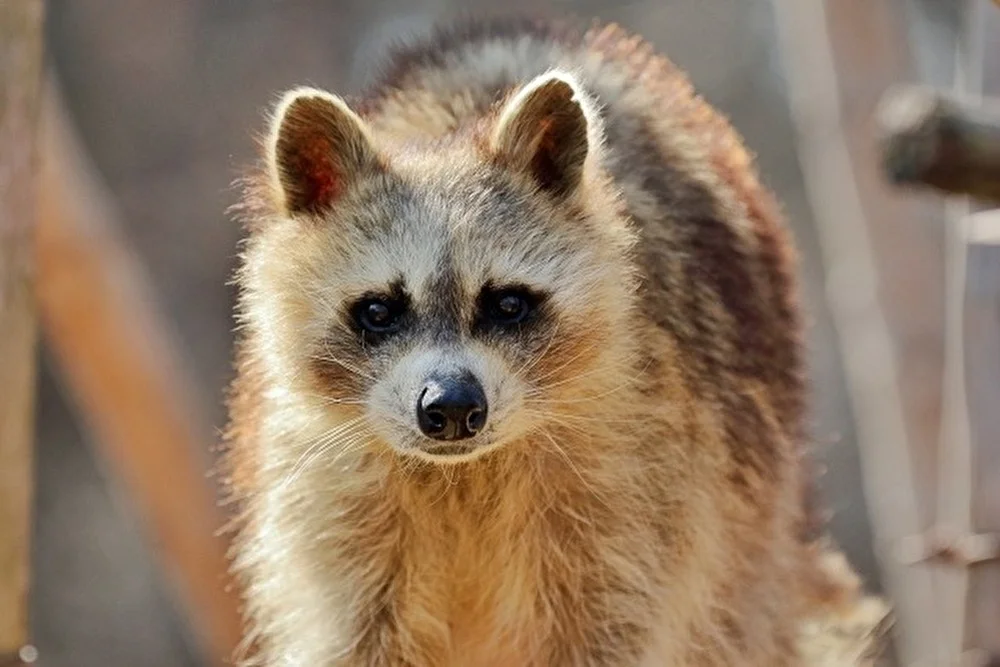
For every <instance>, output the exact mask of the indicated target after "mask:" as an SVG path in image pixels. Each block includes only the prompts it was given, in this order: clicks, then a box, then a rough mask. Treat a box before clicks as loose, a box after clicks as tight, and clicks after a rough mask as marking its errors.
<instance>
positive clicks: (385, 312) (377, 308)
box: [354, 299, 403, 334]
mask: <svg viewBox="0 0 1000 667" xmlns="http://www.w3.org/2000/svg"><path fill="white" fill-rule="evenodd" d="M402 311H403V309H402V307H401V306H400V305H399V304H396V303H393V302H391V301H385V300H383V299H365V300H364V301H361V302H360V303H359V304H358V305H357V307H356V308H355V311H354V312H355V318H356V319H357V321H358V324H359V325H360V326H361V328H362V329H364V330H365V331H368V332H371V333H376V334H386V333H391V332H393V331H395V330H396V328H397V327H398V326H399V318H400V316H401V315H402V314H403V313H402Z"/></svg>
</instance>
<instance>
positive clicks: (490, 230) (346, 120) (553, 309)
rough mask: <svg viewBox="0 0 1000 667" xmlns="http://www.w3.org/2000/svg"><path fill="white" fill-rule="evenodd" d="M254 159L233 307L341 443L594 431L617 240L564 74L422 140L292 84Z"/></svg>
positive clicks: (626, 282) (463, 449)
mask: <svg viewBox="0 0 1000 667" xmlns="http://www.w3.org/2000/svg"><path fill="white" fill-rule="evenodd" d="M267 166H268V169H269V173H270V184H269V191H268V195H267V198H268V199H269V201H270V202H271V204H270V214H269V215H268V216H267V217H268V218H269V219H268V220H265V221H263V222H264V223H265V224H257V226H256V229H255V230H254V232H253V234H252V236H251V243H250V244H249V247H248V251H247V257H246V262H245V270H244V281H243V284H244V288H245V290H244V292H245V294H244V312H245V315H246V319H247V321H248V325H249V326H250V327H251V328H252V329H254V330H256V332H257V339H258V341H259V342H258V344H259V345H260V346H261V347H262V349H261V353H262V355H263V357H264V358H265V360H266V363H267V365H268V368H269V371H270V372H271V373H272V374H273V375H274V377H275V378H276V381H277V382H279V383H280V384H282V385H283V389H284V391H283V392H282V393H283V395H285V396H291V397H292V400H293V401H294V403H295V405H296V406H297V408H298V409H299V410H301V411H305V412H306V413H308V414H309V415H310V417H309V418H310V419H311V420H312V421H314V422H318V423H324V422H325V423H327V424H328V425H329V429H328V430H330V429H333V431H332V432H336V429H337V428H339V429H340V430H339V434H340V435H339V437H340V438H341V439H342V440H343V441H344V443H345V444H344V446H345V447H346V446H347V445H348V444H350V445H351V446H355V447H357V448H366V447H386V446H388V447H389V448H390V449H391V450H394V451H395V452H398V453H400V454H403V455H412V456H417V457H419V458H423V459H426V460H431V461H435V462H442V463H447V462H459V461H465V460H469V459H472V458H475V457H478V456H480V455H482V454H484V453H486V452H488V451H490V450H493V449H496V448H498V447H501V446H503V445H505V444H508V443H512V442H516V441H520V442H524V441H525V438H526V436H527V435H528V434H530V433H535V432H537V433H544V432H545V429H546V428H547V427H548V428H551V427H552V426H553V425H554V424H555V423H562V424H570V425H575V426H577V427H579V426H580V424H579V423H578V422H576V421H573V420H574V419H577V417H579V416H580V415H584V418H585V419H595V420H596V419H599V417H600V415H601V413H602V400H601V399H600V396H601V394H602V393H604V392H608V391H609V390H610V389H611V388H612V387H613V386H614V385H616V384H620V383H621V382H622V378H623V377H626V378H627V377H628V374H627V373H626V372H625V366H626V364H627V363H628V362H629V361H630V359H631V356H630V351H631V343H630V341H631V340H632V338H633V336H631V335H630V332H629V329H630V327H632V326H633V322H632V321H631V319H630V313H631V311H632V308H633V294H634V292H635V284H634V276H633V271H632V268H631V267H632V264H633V263H632V261H631V259H630V252H631V246H632V243H633V232H632V230H631V228H630V225H629V224H628V222H627V221H626V218H625V216H624V215H623V213H622V209H621V206H620V205H619V200H618V196H617V194H616V192H615V190H614V187H613V185H612V184H611V182H610V180H609V179H607V178H606V176H604V174H605V172H604V170H603V169H602V165H601V129H600V120H599V116H598V114H597V113H596V112H595V111H594V108H593V105H592V103H591V102H590V101H589V99H588V98H587V96H586V95H585V94H584V93H583V91H582V90H581V88H580V86H579V84H577V83H576V82H575V81H574V80H573V78H572V77H571V76H569V75H566V74H562V73H549V74H545V75H542V76H540V77H538V78H537V79H535V80H534V81H532V82H530V83H528V84H527V85H525V86H524V87H522V88H521V89H520V90H519V91H518V92H517V93H516V94H514V95H513V96H512V97H510V98H509V99H508V101H507V102H506V103H505V104H504V105H503V106H502V107H501V109H500V110H499V113H498V114H497V115H496V116H495V117H492V118H490V119H488V122H484V123H482V124H480V126H477V127H476V128H475V129H471V130H469V131H468V132H466V133H465V134H461V133H457V134H456V135H455V136H453V137H448V138H446V139H442V140H438V141H435V142H432V143H416V142H413V141H409V142H407V141H401V140H399V139H394V138H392V137H389V136H380V135H379V132H377V131H375V130H373V129H372V127H370V126H369V124H368V123H367V122H366V121H365V120H363V119H362V118H360V117H359V116H358V115H357V114H355V113H354V112H353V111H352V110H351V109H350V108H349V107H348V106H347V104H346V103H345V102H344V101H342V100H341V99H340V98H338V97H336V96H333V95H330V94H327V93H324V92H322V91H318V90H314V89H298V90H294V91H292V92H291V93H289V94H288V95H286V97H285V98H284V100H283V101H282V102H281V104H280V105H279V107H278V109H277V112H276V114H275V119H274V122H273V130H272V135H271V140H270V142H269V151H268V159H267ZM259 222H260V221H258V223H259ZM338 424H339V425H340V426H336V425H338Z"/></svg>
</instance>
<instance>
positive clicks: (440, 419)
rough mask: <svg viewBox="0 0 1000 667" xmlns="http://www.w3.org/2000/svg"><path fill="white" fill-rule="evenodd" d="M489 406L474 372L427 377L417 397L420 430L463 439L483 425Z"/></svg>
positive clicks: (447, 438) (436, 436)
mask: <svg viewBox="0 0 1000 667" xmlns="http://www.w3.org/2000/svg"><path fill="white" fill-rule="evenodd" d="M488 412H489V406H488V405H487V404H486V394H485V393H484V392H483V387H482V385H481V384H480V383H479V380H477V379H476V377H475V376H474V375H472V374H471V373H469V372H461V373H457V374H451V375H436V376H432V377H431V378H430V379H428V381H427V383H426V384H425V385H424V388H423V390H422V391H421V392H420V396H419V398H418V399H417V424H418V425H419V426H420V431H421V432H422V433H423V434H424V435H426V436H427V437H429V438H434V439H435V440H445V441H454V440H465V439H466V438H471V437H472V436H474V435H475V434H476V433H478V432H480V431H482V430H483V428H484V427H485V426H486V418H487V415H488Z"/></svg>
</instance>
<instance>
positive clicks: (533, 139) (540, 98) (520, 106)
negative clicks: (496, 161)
mask: <svg viewBox="0 0 1000 667" xmlns="http://www.w3.org/2000/svg"><path fill="white" fill-rule="evenodd" d="M599 125H600V122H599V120H598V118H597V114H596V112H595V111H594V109H593V107H592V104H591V102H590V99H589V98H588V96H587V95H586V93H584V92H583V89H582V87H581V86H580V84H578V83H577V82H576V79H575V78H574V77H573V76H572V75H570V74H568V73H565V72H558V71H552V72H548V73H546V74H542V75H539V76H538V77H536V78H535V79H533V80H532V81H530V82H529V83H528V84H526V85H525V86H524V88H522V89H521V90H520V91H519V92H518V93H517V94H516V95H514V97H513V98H511V100H510V101H508V102H507V103H506V104H505V105H504V107H503V109H502V110H501V112H500V117H499V119H498V121H497V125H496V128H495V130H494V133H493V140H492V149H493V152H494V154H495V155H496V156H497V157H499V158H500V159H501V160H502V162H503V163H505V164H507V165H509V166H513V167H514V168H515V169H518V170H520V171H523V172H527V173H528V175H530V176H531V177H532V178H533V180H534V181H535V182H536V183H537V184H538V186H539V187H540V188H541V189H542V190H545V191H547V192H549V193H551V194H553V195H555V196H557V197H565V196H568V195H570V194H571V193H573V192H575V191H576V189H577V187H578V186H579V185H580V183H581V181H582V180H583V172H584V164H585V162H586V160H587V156H588V154H591V155H592V154H593V153H595V152H596V149H597V144H598V143H600V138H599V137H600V130H599Z"/></svg>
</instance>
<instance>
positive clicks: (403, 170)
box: [303, 154, 611, 306]
mask: <svg viewBox="0 0 1000 667" xmlns="http://www.w3.org/2000/svg"><path fill="white" fill-rule="evenodd" d="M450 157H451V158H452V159H449V157H444V158H443V157H442V156H440V155H436V156H434V157H433V158H429V157H428V156H421V155H411V156H407V157H404V158H402V159H399V160H397V161H396V162H395V164H394V165H393V166H394V168H393V173H392V174H391V175H387V176H384V177H380V178H376V179H372V180H371V181H369V182H367V183H365V184H363V185H362V186H361V187H359V188H358V190H357V192H355V193H354V195H353V196H352V197H351V198H350V200H349V201H345V202H344V203H343V206H342V207H341V210H340V211H338V212H336V213H335V214H334V215H333V216H332V219H330V220H327V221H326V222H325V224H324V225H322V226H321V227H320V228H317V229H314V230H309V232H308V234H309V236H310V237H311V238H312V241H313V242H315V243H317V244H318V246H319V248H320V252H318V253H316V255H315V256H314V261H316V262H318V264H317V265H316V266H313V267H308V269H307V270H308V271H309V272H311V273H314V274H315V277H316V278H318V279H320V280H321V281H322V283H323V284H324V285H325V289H327V290H336V291H337V292H339V293H340V297H341V298H345V297H348V296H357V295H360V294H363V293H365V292H370V291H373V290H380V289H383V288H385V286H387V285H389V284H391V283H394V282H397V281H400V280H402V281H403V282H404V283H405V285H406V287H407V290H408V291H409V292H410V293H411V294H412V295H413V296H414V297H415V298H416V299H418V300H420V299H422V298H425V297H428V296H432V295H428V294H425V292H427V291H428V290H432V289H434V285H435V281H436V277H438V276H439V275H440V274H441V272H442V271H448V272H449V273H451V274H453V275H454V276H455V277H456V278H457V279H458V281H459V287H460V289H461V291H462V293H463V294H464V295H475V294H476V293H478V291H479V289H480V288H481V287H482V285H483V284H485V283H487V282H492V283H495V284H500V285H502V284H505V283H522V284H526V285H528V286H532V287H535V288H538V289H542V290H546V291H549V292H552V293H553V296H554V298H555V299H556V301H557V303H558V302H560V301H562V302H565V303H566V305H567V306H569V305H572V303H573V302H574V301H577V300H579V299H584V298H586V296H587V292H588V289H590V288H592V286H593V282H594V281H595V280H599V278H600V275H598V274H600V273H601V272H602V271H604V270H605V267H606V266H607V263H608V261H609V260H610V259H611V256H610V255H608V253H607V248H608V245H609V244H608V239H607V238H604V237H605V236H606V235H605V234H602V233H601V229H600V227H599V225H598V224H595V221H591V220H588V219H587V216H586V214H584V213H583V212H580V211H570V210H565V209H564V208H563V207H556V206H554V205H551V204H548V203H547V202H546V201H545V200H544V198H540V197H537V196H533V193H532V192H531V191H530V190H529V189H526V188H525V187H523V185H522V184H520V183H518V182H517V181H516V179H513V178H511V177H510V176H509V175H506V174H504V173H503V172H502V170H500V169H498V168H496V167H492V166H489V165H487V164H485V163H482V162H477V161H475V160H474V159H470V158H468V157H463V156H462V155H461V154H456V155H454V156H450ZM303 268H307V267H303Z"/></svg>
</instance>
